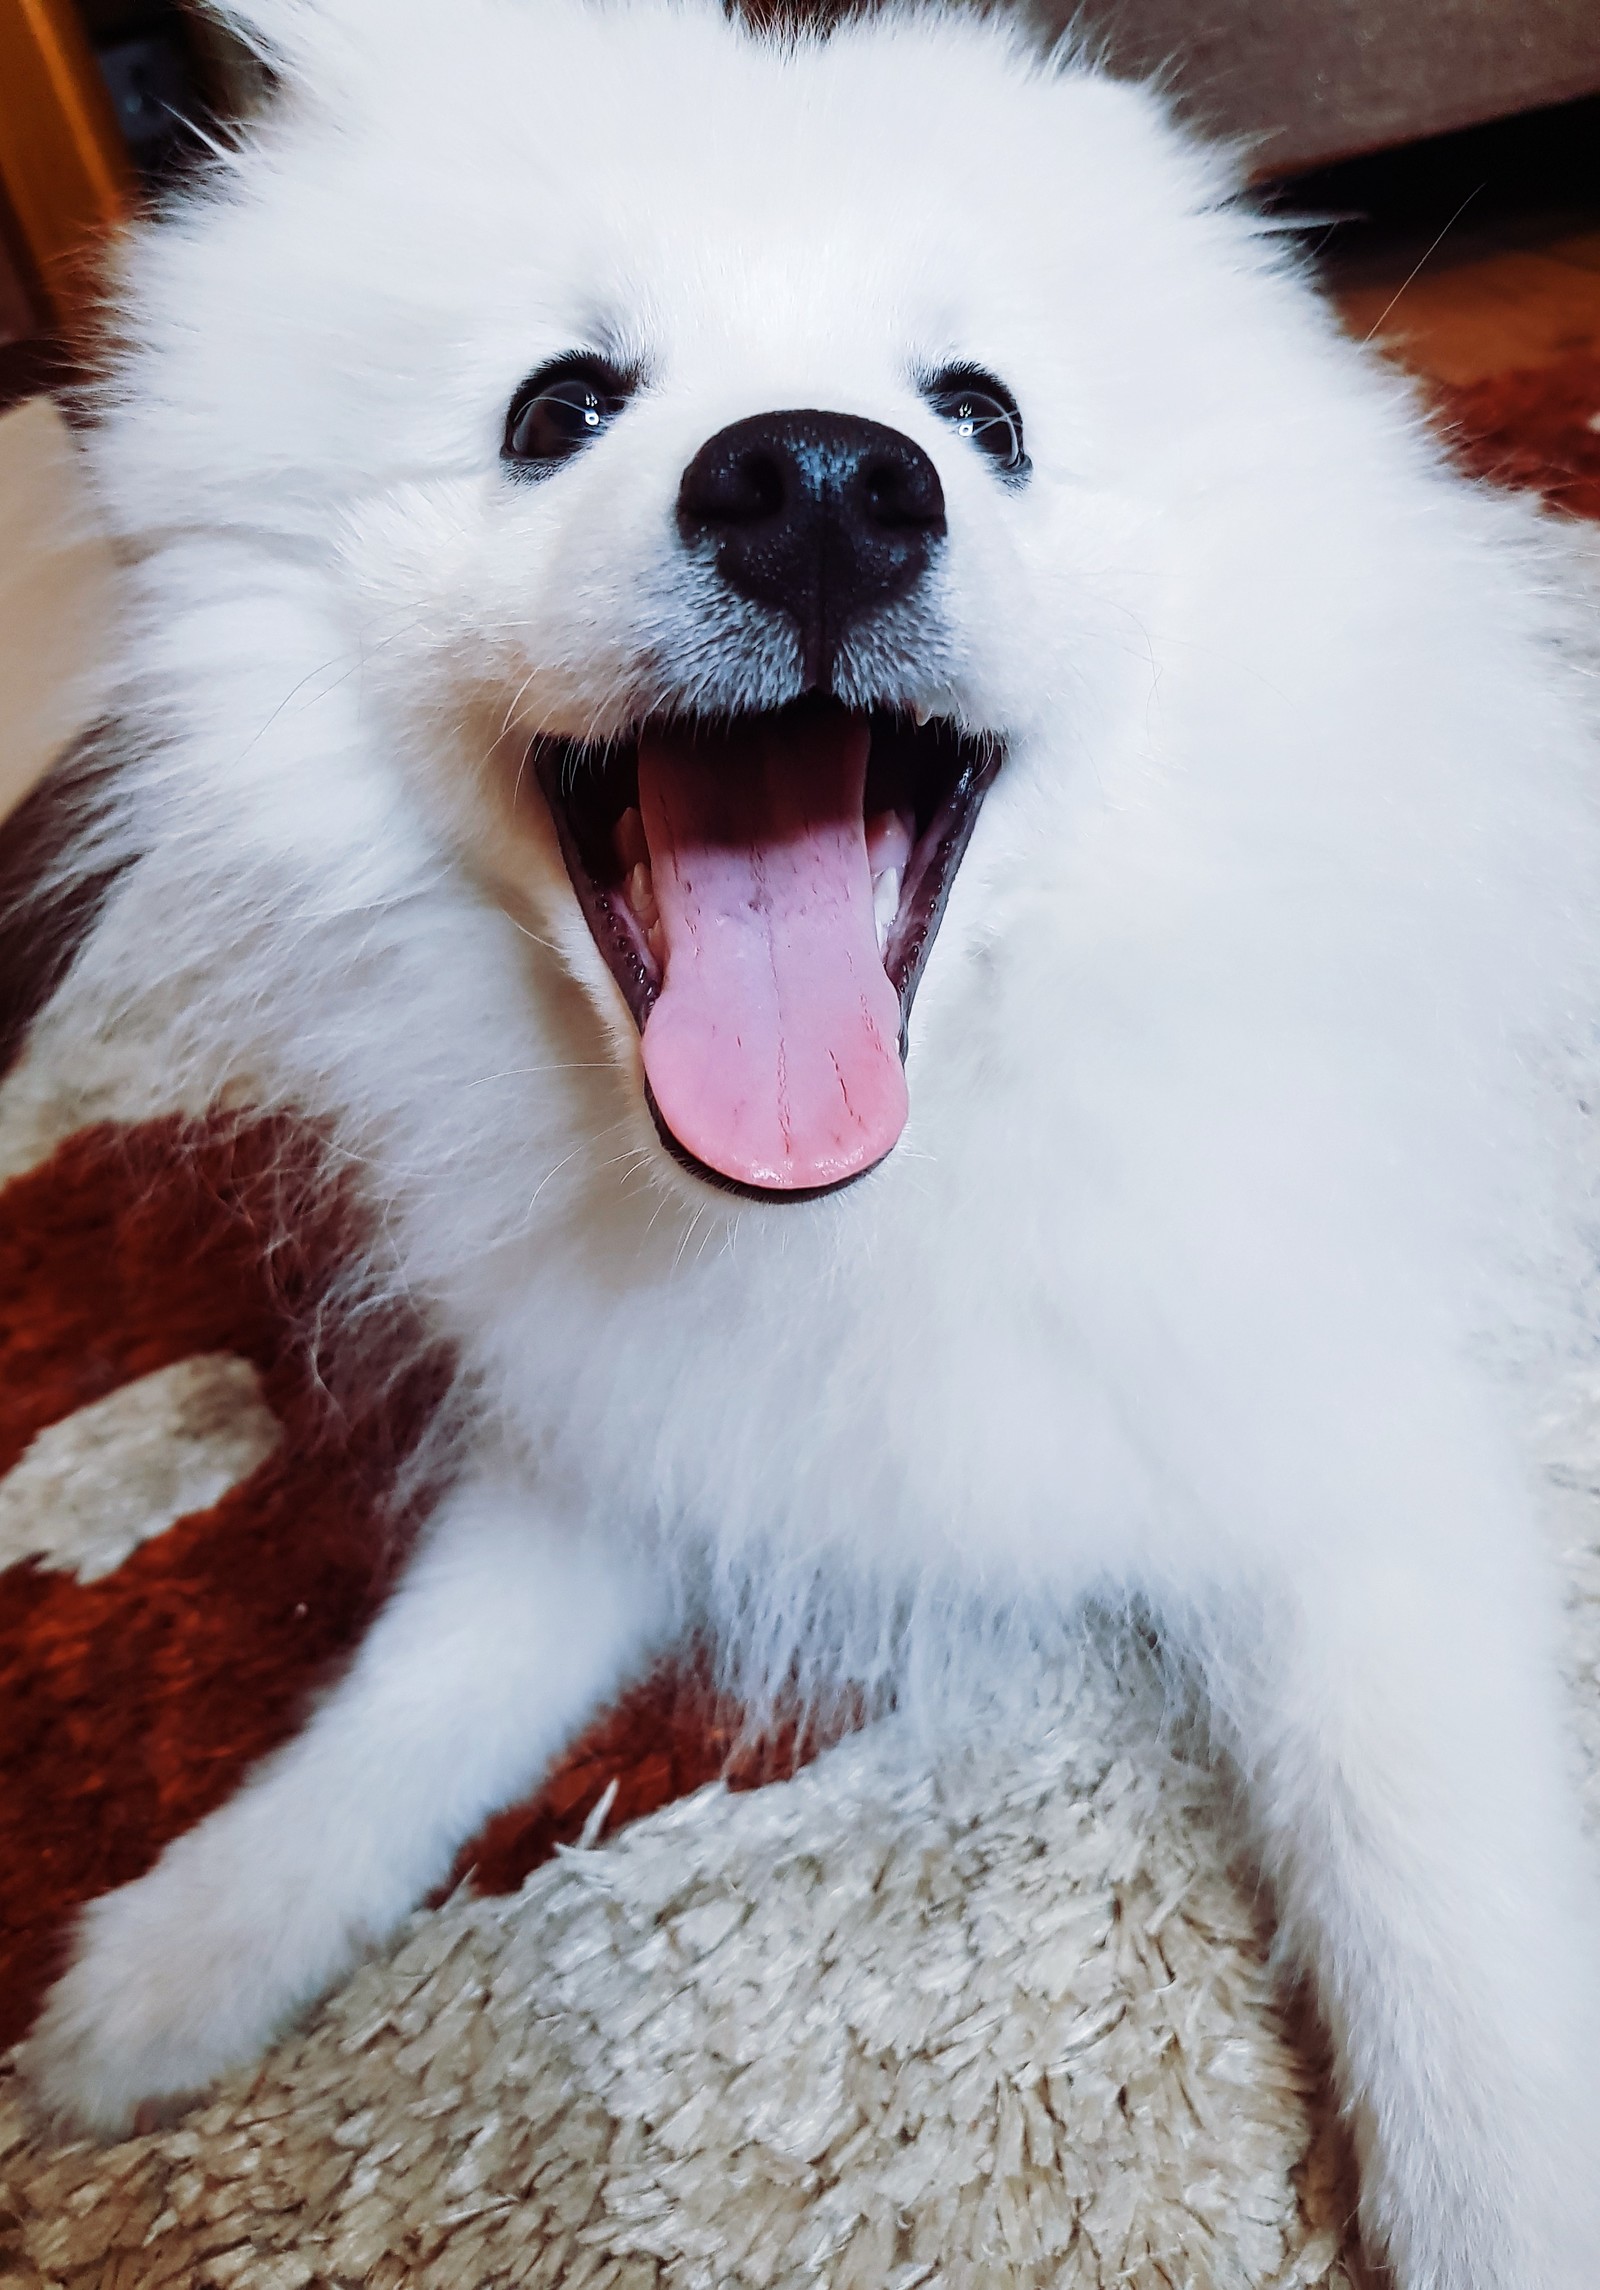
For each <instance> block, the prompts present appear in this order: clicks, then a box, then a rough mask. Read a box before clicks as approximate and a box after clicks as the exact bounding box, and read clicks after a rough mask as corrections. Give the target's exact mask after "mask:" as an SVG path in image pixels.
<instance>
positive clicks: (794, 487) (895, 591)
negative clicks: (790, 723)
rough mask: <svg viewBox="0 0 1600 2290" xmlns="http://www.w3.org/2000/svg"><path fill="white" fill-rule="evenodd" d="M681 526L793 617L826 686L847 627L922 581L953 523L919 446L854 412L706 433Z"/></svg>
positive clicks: (736, 582) (764, 417)
mask: <svg viewBox="0 0 1600 2290" xmlns="http://www.w3.org/2000/svg"><path fill="white" fill-rule="evenodd" d="M678 529H679V531H680V532H681V533H682V535H683V537H684V539H685V540H686V541H689V542H691V543H693V542H704V541H707V540H709V541H711V542H713V543H714V544H715V549H716V560H717V567H718V570H719V571H720V572H721V574H722V577H723V579H724V580H725V581H727V583H728V585H729V586H730V588H735V589H737V590H738V592H739V594H740V595H741V596H747V597H750V598H751V599H752V600H753V601H754V602H756V603H758V604H767V605H773V606H776V608H777V609H778V610H779V611H780V612H783V613H786V614H787V615H788V617H789V618H790V619H791V620H792V621H793V622H794V623H795V625H796V627H797V628H798V630H799V633H800V645H801V653H802V658H803V662H804V666H805V672H806V681H807V684H808V685H809V686H820V687H821V688H822V689H823V690H827V689H828V688H829V686H830V685H831V683H832V680H833V667H834V661H835V658H836V656H837V653H838V650H839V645H840V643H841V641H842V640H843V638H844V636H845V635H846V633H847V632H848V630H849V629H850V628H851V626H852V625H853V624H854V623H855V622H856V621H859V620H862V619H864V618H865V617H866V616H867V615H868V614H869V613H871V612H873V611H875V610H877V609H878V608H879V607H880V606H882V605H886V604H892V603H893V602H894V601H895V599H896V598H897V597H902V596H905V595H907V594H908V593H909V591H910V590H911V589H913V588H914V587H915V586H916V584H917V582H918V581H919V580H921V578H922V576H923V574H924V573H925V572H926V570H927V567H928V560H929V558H930V556H931V555H932V552H933V544H934V543H935V541H937V540H939V539H940V538H941V537H942V535H943V533H944V530H945V518H944V489H943V487H942V486H941V485H940V483H939V472H938V470H937V469H935V468H934V466H933V463H932V462H931V461H930V460H929V459H928V456H927V455H926V454H925V453H924V452H923V450H922V448H921V446H920V445H917V444H915V443H914V442H913V441H912V439H910V438H909V437H903V436H902V435H901V433H900V432H899V430H897V429H886V428H885V427H884V425H883V423H882V422H876V421H859V420H857V418H856V417H855V415H854V414H847V413H812V412H804V413H763V414H755V415H753V416H752V417H751V418H750V419H749V420H748V421H736V422H733V423H732V424H730V426H729V427H728V428H727V429H719V430H718V432H717V434H716V436H715V437H713V438H709V439H708V440H707V441H706V443H705V444H704V445H702V446H701V448H700V450H699V452H698V453H697V454H696V455H695V457H694V459H693V460H692V461H691V462H690V464H689V466H688V468H687V469H686V470H685V471H684V473H683V484H682V486H681V487H680V489H679V493H678Z"/></svg>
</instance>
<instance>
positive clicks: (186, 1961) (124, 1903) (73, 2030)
mask: <svg viewBox="0 0 1600 2290" xmlns="http://www.w3.org/2000/svg"><path fill="white" fill-rule="evenodd" d="M197 1893H199V1895H200V1896H199V1897H196V1895H197ZM250 1905H251V1904H250V1903H249V1902H248V1901H247V1900H246V1899H244V1898H242V1897H239V1896H233V1897H231V1898H230V1897H228V1896H219V1895H218V1894H216V1893H215V1892H213V1891H211V1890H210V1888H205V1890H204V1891H201V1888H198V1887H195V1886H192V1885H190V1884H187V1883H185V1882H184V1881H182V1874H181V1873H180V1872H179V1871H176V1870H174V1869H173V1868H172V1867H171V1866H170V1865H169V1863H168V1862H162V1863H160V1864H158V1866H157V1867H156V1868H154V1869H152V1870H151V1872H150V1873H149V1875H148V1876H144V1877H141V1878H140V1879H139V1880H138V1881H137V1883H135V1884H130V1885H124V1886H123V1887H122V1889H121V1890H120V1891H118V1892H113V1893H108V1894H106V1895H105V1897H104V1898H103V1899H101V1900H97V1901H95V1902H93V1903H92V1904H91V1906H90V1907H89V1908H88V1909H86V1910H85V1912H84V1914H83V1916H82V1918H81V1919H80V1921H79V1924H78V1928H77V1934H76V1946H75V1949H74V1953H73V1960H72V1963H71V1965H70V1967H69V1968H68V1970H67V1971H66V1972H65V1973H64V1974H63V1976H62V1978H61V1979H60V1980H58V1981H57V1982H56V1985H55V1987H54V1988H53V1989H52V1990H51V1992H50V1994H49V1996H48V1997H47V1999H46V2002H45V2008H44V2011H43V2014H42V2015H41V2017H40V2019H39V2021H38V2024H37V2025H36V2027H35V2029H34V2031H33V2033H32V2035H31V2036H30V2037H29V2039H28V2041H27V2043H26V2044H25V2045H24V2046H23V2048H22V2054H21V2064H22V2069H23V2073H24V2075H25V2077H26V2078H27V2083H28V2087H29V2095H30V2098H31V2101H32V2104H33V2107H34V2109H35V2110H36V2111H37V2112H38V2113H39V2114H40V2115H42V2116H43V2117H45V2118H46V2119H47V2120H48V2121H49V2122H51V2123H52V2124H55V2125H57V2126H59V2127H61V2128H63V2129H68V2130H71V2131H75V2132H89V2133H92V2134H93V2135H95V2136H96V2137H99V2138H103V2139H109V2138H119V2137H122V2136H124V2135H125V2134H127V2133H128V2132H130V2131H142V2130H150V2129H157V2128H160V2127H161V2126H162V2125H163V2124H164V2123H168V2122H170V2121H171V2120H172V2119H173V2117H174V2116H175V2115H177V2114H179V2113H181V2112H182V2111H183V2109H184V2107H185V2106H187V2105H189V2104H191V2103H192V2102H193V2101H195V2100H196V2099H198V2098H200V2097H202V2096H203V2095H204V2094H205V2093H206V2092H207V2091H208V2090H209V2089H210V2087H211V2086H212V2084H214V2083H215V2082H216V2080H217V2078H218V2077H219V2076H221V2075H223V2074H225V2073H226V2072H227V2071H228V2070H229V2069H230V2068H233V2067H238V2066H241V2065H244V2064H246V2063H247V2062H249V2061H250V2060H252V2059H254V2058H255V2057H256V2055H257V2054H258V2053H259V2052H260V2051H261V2049H262V2048H263V2046H264V2045H265V2044H266V2042H267V2041H268V2039H269V2038H270V2037H271V2036H272V2035H273V2033H274V2032H275V2031H276V2029H277V2028H278V2026H279V2025H280V2024H281V2023H282V2021H283V2020H284V2018H285V2017H286V2016H287V2012H288V2011H289V2010H290V2009H292V2008H293V2005H294V2003H295V2002H297V2001H298V2000H299V1999H298V1998H297V1997H293V1996H288V1997H286V1996H285V1994H284V1992H283V1986H282V1983H281V1980H280V1979H277V1978H275V1976H274V1955H275V1951H274V1949H273V1946H272V1940H273V1935H272V1934H271V1933H270V1932H267V1931H263V1929H262V1928H261V1919H260V1917H259V1916H252V1915H251V1913H250Z"/></svg>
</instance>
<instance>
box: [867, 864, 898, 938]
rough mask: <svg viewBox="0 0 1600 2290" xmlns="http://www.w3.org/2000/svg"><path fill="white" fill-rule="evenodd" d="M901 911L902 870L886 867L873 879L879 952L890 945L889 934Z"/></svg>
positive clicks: (874, 914)
mask: <svg viewBox="0 0 1600 2290" xmlns="http://www.w3.org/2000/svg"><path fill="white" fill-rule="evenodd" d="M899 911H900V869H899V868H898V867H885V868H884V870H883V873H882V874H881V875H874V876H873V878H872V919H873V922H874V924H875V925H876V927H877V932H878V952H879V953H880V954H881V953H882V952H883V950H884V948H885V947H886V946H887V945H888V943H889V932H890V929H891V927H892V925H893V923H894V918H895V916H896V915H897V914H898V913H899Z"/></svg>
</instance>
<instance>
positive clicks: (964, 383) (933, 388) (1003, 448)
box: [923, 366, 1030, 479]
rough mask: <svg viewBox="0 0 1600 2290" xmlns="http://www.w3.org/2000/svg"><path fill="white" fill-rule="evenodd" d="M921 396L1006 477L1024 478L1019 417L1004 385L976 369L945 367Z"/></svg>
mask: <svg viewBox="0 0 1600 2290" xmlns="http://www.w3.org/2000/svg"><path fill="white" fill-rule="evenodd" d="M923 395H924V397H926V399H927V401H928V403H929V405H931V406H932V408H933V410H934V412H935V413H936V414H939V415H941V416H942V417H943V419H944V420H945V421H947V422H949V424H950V426H951V428H952V429H953V430H954V431H955V433H956V435H957V436H958V437H965V438H970V439H971V441H972V443H973V444H974V445H976V446H978V447H979V448H980V449H981V450H982V451H983V452H984V453H986V454H987V455H988V456H989V459H990V460H991V461H992V462H993V463H994V465H995V467H996V468H997V469H999V470H1001V471H1002V472H1003V473H1004V474H1005V475H1006V476H1007V477H1012V478H1018V479H1020V478H1023V477H1026V476H1027V474H1028V470H1029V467H1030V463H1029V461H1028V456H1027V455H1026V453H1024V451H1023V449H1022V416H1021V414H1020V413H1019V412H1018V411H1017V401H1016V399H1015V398H1014V397H1013V396H1012V395H1011V392H1010V391H1009V390H1008V389H1007V388H1006V386H1005V383H1004V382H997V381H996V380H995V378H994V376H993V374H985V373H983V372H981V371H980V370H979V369H978V368H977V367H976V366H947V367H946V368H945V370H944V372H943V373H942V374H935V376H934V377H933V380H932V381H931V382H928V383H926V384H925V385H924V388H923Z"/></svg>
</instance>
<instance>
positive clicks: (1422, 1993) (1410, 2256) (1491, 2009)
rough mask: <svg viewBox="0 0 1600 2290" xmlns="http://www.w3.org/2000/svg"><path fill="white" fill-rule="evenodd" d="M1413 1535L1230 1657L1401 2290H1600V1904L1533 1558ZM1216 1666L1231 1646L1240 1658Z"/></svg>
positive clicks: (1289, 1932)
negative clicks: (1420, 1549)
mask: <svg viewBox="0 0 1600 2290" xmlns="http://www.w3.org/2000/svg"><path fill="white" fill-rule="evenodd" d="M1463 1541H1464V1542H1466V1543H1467V1544H1468V1546H1469V1547H1468V1548H1466V1549H1464V1550H1461V1551H1459V1552H1458V1553H1457V1554H1456V1555H1455V1556H1454V1557H1453V1558H1452V1559H1451V1561H1450V1563H1447V1564H1444V1565H1441V1564H1439V1558H1440V1555H1441V1554H1440V1553H1439V1552H1438V1551H1437V1550H1435V1551H1432V1552H1430V1553H1428V1554H1427V1555H1426V1557H1425V1558H1424V1557H1421V1556H1418V1555H1417V1554H1416V1553H1414V1552H1408V1551H1407V1549H1406V1548H1405V1547H1404V1546H1403V1545H1402V1544H1400V1543H1398V1542H1397V1544H1396V1546H1395V1547H1394V1548H1393V1549H1392V1550H1391V1551H1389V1552H1387V1553H1385V1554H1383V1556H1382V1557H1381V1558H1380V1557H1377V1556H1375V1555H1374V1554H1373V1553H1372V1551H1371V1550H1370V1548H1369V1549H1368V1551H1367V1552H1366V1554H1365V1555H1364V1557H1362V1558H1360V1559H1357V1560H1352V1562H1351V1563H1350V1564H1349V1566H1348V1567H1347V1568H1346V1569H1345V1570H1344V1571H1343V1572H1335V1571H1333V1570H1330V1571H1329V1572H1328V1573H1327V1574H1326V1575H1325V1576H1322V1577H1321V1578H1320V1579H1319V1580H1318V1581H1317V1582H1316V1583H1315V1584H1314V1585H1312V1586H1308V1585H1307V1584H1306V1583H1305V1582H1304V1581H1302V1582H1301V1583H1300V1584H1299V1585H1297V1587H1296V1590H1295V1592H1294V1593H1293V1594H1292V1596H1290V1597H1289V1598H1288V1599H1287V1600H1286V1601H1285V1605H1284V1607H1283V1609H1281V1610H1280V1613H1279V1615H1278V1618H1277V1620H1276V1621H1274V1622H1272V1623H1271V1624H1269V1626H1268V1628H1267V1629H1266V1630H1265V1631H1262V1630H1261V1629H1260V1628H1259V1617H1258V1624H1257V1627H1254V1628H1252V1629H1251V1630H1250V1631H1249V1632H1247V1633H1244V1634H1243V1636H1242V1638H1241V1640H1240V1642H1239V1644H1238V1645H1237V1647H1236V1649H1235V1651H1234V1653H1233V1654H1231V1655H1230V1654H1229V1653H1227V1652H1226V1651H1221V1652H1219V1653H1218V1658H1217V1660H1216V1662H1215V1665H1214V1667H1215V1671H1216V1676H1215V1679H1214V1686H1215V1695H1216V1700H1217V1702H1218V1705H1219V1709H1220V1711H1221V1713H1222V1714H1223V1717H1224V1720H1225V1722H1226V1721H1227V1720H1229V1719H1231V1721H1232V1723H1233V1725H1234V1727H1235V1729H1236V1732H1235V1740H1236V1747H1237V1751H1238V1754H1239V1757H1240V1762H1241V1765H1242V1766H1243V1768H1244V1772H1245V1778H1246V1783H1247V1786H1248V1789H1249V1792H1250V1795H1251V1799H1252V1809H1253V1813H1254V1817H1255V1823H1256V1828H1257V1833H1258V1835H1259V1838H1260V1840H1261V1846H1262V1851H1263V1858H1264V1861H1265V1864H1266V1867H1267V1871H1268V1873H1269V1875H1270V1877H1271V1879H1272V1881H1273V1883H1274V1885H1275V1887H1276V1890H1277V1894H1278V1900H1279V1906H1280V1911H1281V1916H1282V1930H1283V1938H1284V1940H1285V1942H1286V1943H1287V1945H1288V1947H1289V1948H1290V1949H1291V1950H1292V1951H1293V1952H1294V1953H1295V1954H1296V1956H1297V1957H1298V1958H1299V1959H1300V1961H1302V1962H1304V1963H1305V1964H1307V1965H1308V1966H1309V1967H1310V1969H1311V1970H1312V1972H1313V1973H1314V1976H1315V1978H1316V1982H1317V1985H1318V1988H1319V1990H1320V1994H1321V1999H1322V2003H1323V2008H1324V2011H1325V2013H1326V2016H1327V2019H1328V2021H1329V2024H1330V2027H1331V2029H1332V2032H1333V2036H1334V2040H1335V2046H1336V2052H1337V2058H1338V2068H1339V2074H1340V2080H1341V2083H1342V2086H1343V2094H1344V2098H1345V2101H1346V2104H1347V2106H1348V2108H1349V2111H1350V2115H1351V2119H1352V2122H1353V2124H1354V2127H1355V2133H1356V2139H1357V2145H1358V2149H1359V2153H1360V2159H1361V2169H1362V2223H1363V2227H1364V2230H1365V2233H1366V2236H1367V2239H1368V2243H1369V2247H1371V2248H1372V2249H1374V2250H1375V2251H1379V2252H1382V2253H1384V2254H1385V2255H1386V2256H1387V2257H1388V2258H1389V2259H1390V2261H1391V2263H1392V2265H1393V2266H1394V2269H1395V2273H1396V2276H1397V2279H1398V2281H1399V2283H1400V2284H1401V2285H1402V2290H1594V2286H1595V2285H1596V2284H1597V2283H1600V2096H1597V2095H1600V2046H1597V2034H1600V2019H1597V2013H1596V1970H1597V1954H1600V1932H1597V1931H1596V1930H1595V1929H1594V1923H1593V1895H1592V1892H1591V1889H1590V1881H1589V1874H1588V1871H1587V1869H1586V1867H1585V1865H1584V1854H1583V1849H1582V1845H1581V1841H1580V1834H1579V1820H1578V1811H1577V1806H1576V1803H1575V1793H1574V1792H1572V1791H1571V1790H1570V1788H1569V1786H1568V1774H1567V1767H1568V1755H1567V1744H1566V1742H1565V1739H1564V1736H1563V1729H1562V1726H1561V1721H1560V1710H1559V1705H1558V1697H1557V1692H1556V1686H1555V1668H1556V1666H1555V1657H1554V1650H1553V1644H1552V1639H1553V1632H1552V1631H1551V1629H1550V1627H1549V1620H1548V1617H1547V1615H1546V1614H1545V1613H1544V1612H1543V1611H1542V1608H1541V1602H1540V1598H1539V1595H1538V1586H1537V1583H1536V1580H1535V1576H1536V1569H1535V1567H1534V1562H1533V1559H1532V1557H1531V1555H1526V1554H1525V1555H1524V1557H1523V1559H1522V1561H1521V1563H1520V1564H1519V1563H1515V1562H1507V1563H1504V1564H1502V1563H1498V1562H1496V1561H1494V1560H1493V1559H1492V1558H1488V1557H1486V1556H1485V1555H1484V1553H1483V1552H1482V1551H1481V1550H1479V1551H1478V1552H1476V1553H1474V1552H1473V1551H1472V1550H1471V1548H1470V1541H1471V1538H1470V1536H1467V1537H1464V1538H1463ZM1214 1650H1215V1649H1214Z"/></svg>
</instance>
